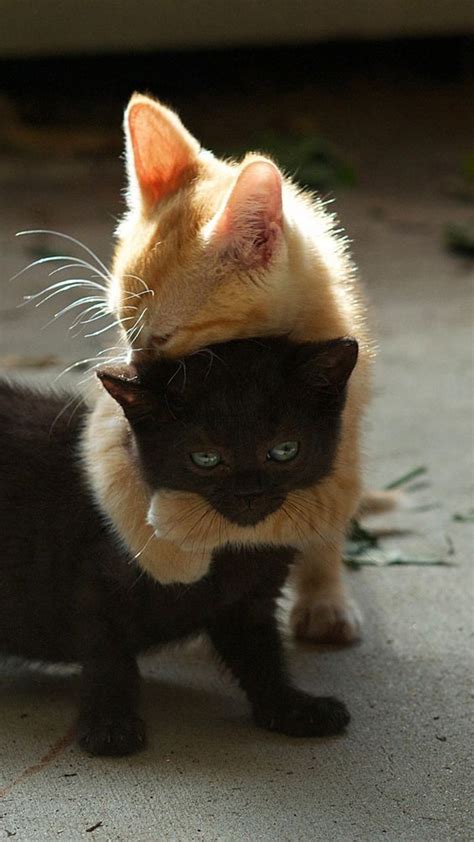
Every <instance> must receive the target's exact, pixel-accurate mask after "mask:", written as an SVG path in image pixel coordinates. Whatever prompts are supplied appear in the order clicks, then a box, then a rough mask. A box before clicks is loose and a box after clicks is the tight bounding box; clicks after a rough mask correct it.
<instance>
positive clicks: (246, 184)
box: [215, 160, 283, 266]
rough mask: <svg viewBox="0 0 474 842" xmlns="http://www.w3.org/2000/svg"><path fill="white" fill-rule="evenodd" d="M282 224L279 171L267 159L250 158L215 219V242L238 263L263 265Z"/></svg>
mask: <svg viewBox="0 0 474 842" xmlns="http://www.w3.org/2000/svg"><path fill="white" fill-rule="evenodd" d="M282 226H283V210H282V183H281V175H280V172H279V170H278V169H277V168H276V167H275V166H274V164H272V163H270V161H263V160H262V161H252V162H251V163H250V164H247V166H246V167H245V168H244V169H243V170H242V172H241V174H240V175H239V177H238V179H237V182H236V184H235V186H234V189H233V190H232V193H231V195H230V197H229V200H228V202H227V204H226V206H225V208H224V211H223V212H222V214H221V216H220V218H219V220H218V222H217V225H216V228H215V236H216V238H217V241H218V244H219V246H220V248H224V249H225V250H226V251H228V252H231V254H232V255H233V256H234V258H235V259H236V260H238V261H239V262H240V263H242V264H245V265H247V266H266V265H267V264H268V263H269V261H270V260H271V258H272V256H273V254H274V251H275V248H276V246H277V245H278V242H279V241H280V238H281V234H282Z"/></svg>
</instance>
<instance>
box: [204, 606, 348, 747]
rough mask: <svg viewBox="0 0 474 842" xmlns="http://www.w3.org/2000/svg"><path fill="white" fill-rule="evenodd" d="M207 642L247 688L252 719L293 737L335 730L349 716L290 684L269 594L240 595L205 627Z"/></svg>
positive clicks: (334, 702)
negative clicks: (244, 597) (250, 597)
mask: <svg viewBox="0 0 474 842" xmlns="http://www.w3.org/2000/svg"><path fill="white" fill-rule="evenodd" d="M208 631H209V634H210V637H211V640H212V643H213V644H214V646H215V648H216V650H217V652H218V653H219V655H220V656H221V658H222V659H223V661H224V663H225V664H226V666H228V667H229V668H230V670H231V671H232V673H233V674H234V676H235V678H237V680H238V682H239V684H240V686H241V687H242V689H243V690H244V691H245V693H246V694H247V697H248V699H249V702H250V704H251V707H252V712H253V717H254V720H255V722H256V723H257V725H260V726H261V727H263V728H266V729H268V730H270V731H277V732H279V733H281V734H287V735H288V736H295V737H310V736H314V737H322V736H329V735H332V734H338V733H340V732H341V731H343V730H344V728H345V726H346V725H347V724H348V722H349V719H350V716H349V713H348V711H347V709H346V707H345V705H344V704H343V703H342V702H339V701H338V700H337V699H334V698H331V697H315V696H311V695H310V694H309V693H304V692H303V691H302V690H298V689H297V688H296V687H294V686H292V684H291V681H290V679H289V677H288V675H287V671H286V666H285V662H284V652H283V646H282V641H281V638H280V633H279V631H278V628H277V622H276V618H275V603H274V600H273V599H267V600H265V601H254V602H250V601H245V602H241V603H239V604H238V605H234V606H233V607H232V608H230V609H228V610H227V611H225V612H223V613H222V615H221V616H220V618H219V621H216V622H215V623H213V625H212V626H210V627H209V628H208Z"/></svg>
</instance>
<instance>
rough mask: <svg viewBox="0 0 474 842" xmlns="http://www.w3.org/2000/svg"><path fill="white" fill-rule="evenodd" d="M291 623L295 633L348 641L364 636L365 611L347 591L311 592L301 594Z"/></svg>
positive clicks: (315, 638) (324, 640) (318, 639)
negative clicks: (360, 608)
mask: <svg viewBox="0 0 474 842" xmlns="http://www.w3.org/2000/svg"><path fill="white" fill-rule="evenodd" d="M290 625H291V628H292V629H293V633H294V635H295V637H298V638H302V639H305V640H312V641H314V642H315V643H338V644H339V645H348V644H350V643H354V642H355V641H356V640H358V639H359V638H360V634H361V626H362V615H361V613H360V611H359V609H358V608H357V605H356V604H355V602H353V601H352V600H351V599H349V598H348V597H346V596H344V595H341V594H334V595H333V594H327V595H325V596H323V595H322V594H318V593H316V594H314V595H313V594H311V593H309V594H305V595H304V596H300V597H299V598H298V601H297V602H296V604H295V605H294V607H293V610H292V612H291V616H290Z"/></svg>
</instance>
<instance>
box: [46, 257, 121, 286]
mask: <svg viewBox="0 0 474 842" xmlns="http://www.w3.org/2000/svg"><path fill="white" fill-rule="evenodd" d="M78 266H79V267H82V266H86V267H87V266H88V264H84V263H83V262H82V261H79V262H78V261H76V262H75V263H65V264H64V266H58V268H57V269H53V271H52V272H48V276H49V277H50V278H52V276H53V275H57V273H58V272H64V271H65V270H66V269H75V268H76V267H78ZM92 277H93V278H94V277H95V278H100V277H101V276H100V275H98V274H97V272H96V271H95V269H94V273H93V275H92ZM95 283H97V282H95ZM97 286H98V287H100V289H101V290H102V291H103V292H104V294H107V287H106V286H104V285H103V284H97Z"/></svg>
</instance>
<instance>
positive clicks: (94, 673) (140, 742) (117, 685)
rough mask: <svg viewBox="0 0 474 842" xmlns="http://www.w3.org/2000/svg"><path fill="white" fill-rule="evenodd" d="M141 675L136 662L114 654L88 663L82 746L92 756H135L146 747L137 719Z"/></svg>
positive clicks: (84, 673) (80, 735)
mask: <svg viewBox="0 0 474 842" xmlns="http://www.w3.org/2000/svg"><path fill="white" fill-rule="evenodd" d="M138 696H139V674H138V667H137V663H136V661H135V658H133V657H131V656H127V655H124V654H123V652H117V651H116V650H115V651H113V650H112V651H110V652H107V653H106V654H105V653H104V654H102V653H101V654H100V656H94V657H93V658H90V659H89V660H87V661H85V662H84V666H83V671H82V683H81V705H80V713H79V722H78V742H79V745H80V746H81V748H83V749H84V750H85V751H87V752H89V754H105V755H124V754H132V753H133V752H135V751H138V750H139V749H141V748H143V746H144V744H145V727H144V723H143V720H142V719H140V718H139V716H138V715H137V707H138Z"/></svg>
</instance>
